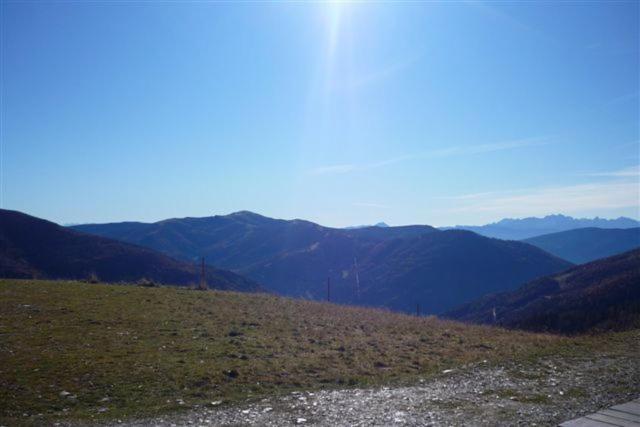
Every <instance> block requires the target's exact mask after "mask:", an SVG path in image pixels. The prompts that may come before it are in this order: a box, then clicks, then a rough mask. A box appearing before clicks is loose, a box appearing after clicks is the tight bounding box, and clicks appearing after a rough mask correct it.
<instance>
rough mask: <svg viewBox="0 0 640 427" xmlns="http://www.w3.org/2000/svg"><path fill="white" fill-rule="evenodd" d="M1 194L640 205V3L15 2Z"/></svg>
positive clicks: (112, 205) (346, 221)
mask: <svg viewBox="0 0 640 427" xmlns="http://www.w3.org/2000/svg"><path fill="white" fill-rule="evenodd" d="M1 13H2V42H1V44H2V77H1V81H2V102H1V114H2V127H1V130H2V135H1V136H2V165H1V177H2V182H1V205H2V207H4V208H8V209H17V210H21V211H24V212H27V213H30V214H32V215H36V216H40V217H44V218H47V219H50V220H53V221H56V222H60V223H72V222H73V223H75V222H106V221H120V220H142V221H154V220H159V219H164V218H168V217H183V216H207V215H212V214H226V213H230V212H233V211H237V210H252V211H255V212H259V213H262V214H264V215H268V216H274V217H280V218H305V219H309V220H312V221H316V222H319V223H321V224H325V225H331V226H346V225H353V224H366V223H374V222H378V221H386V222H387V223H389V224H392V225H399V224H411V223H426V224H433V225H453V224H481V223H486V222H491V221H494V220H499V219H500V218H503V217H523V216H529V215H537V216H539V215H544V214H551V213H564V214H569V215H574V216H595V215H599V216H604V217H614V216H619V215H626V216H631V217H636V218H637V217H639V216H640V213H639V211H638V209H639V204H640V202H639V198H640V183H639V179H640V178H639V168H638V165H639V163H640V159H639V157H640V136H639V132H640V130H639V124H638V122H639V117H640V106H639V105H640V100H639V97H638V94H639V90H640V86H639V77H638V76H639V75H640V65H639V63H640V53H639V52H640V46H639V40H640V29H639V18H638V17H639V14H640V10H639V3H638V2H636V1H629V2H614V1H603V2H593V1H591V2H562V3H560V4H558V2H548V3H545V2H513V3H510V2H447V3H437V2H401V3H398V2H360V3H352V2H332V3H327V2H316V3H308V2H307V3H302V2H282V3H268V2H245V3H237V2H191V3H189V2H184V3H182V2H164V3H144V2H126V1H125V2H100V1H94V2H85V3H83V2H71V1H65V2H12V1H3V2H2V11H1Z"/></svg>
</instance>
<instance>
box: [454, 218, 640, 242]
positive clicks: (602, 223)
mask: <svg viewBox="0 0 640 427" xmlns="http://www.w3.org/2000/svg"><path fill="white" fill-rule="evenodd" d="M588 227H589V228H634V227H640V221H636V220H635V219H631V218H626V217H620V218H616V219H604V218H598V217H595V218H572V217H570V216H565V215H548V216H545V217H543V218H536V217H530V218H522V219H511V218H505V219H503V220H501V221H498V222H494V223H491V224H486V225H479V226H475V225H456V226H455V227H444V228H443V229H451V228H454V229H459V230H469V231H473V232H476V233H478V234H481V235H483V236H487V237H495V238H498V239H505V240H523V239H528V238H531V237H535V236H541V235H543V234H551V233H558V232H561V231H568V230H573V229H576V228H588Z"/></svg>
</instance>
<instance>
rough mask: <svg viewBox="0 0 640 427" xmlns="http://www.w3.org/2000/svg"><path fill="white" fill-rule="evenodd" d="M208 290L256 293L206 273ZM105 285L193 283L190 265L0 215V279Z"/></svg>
mask: <svg viewBox="0 0 640 427" xmlns="http://www.w3.org/2000/svg"><path fill="white" fill-rule="evenodd" d="M206 270H207V274H206V278H207V282H208V285H209V286H210V287H212V288H217V289H233V290H238V291H256V290H259V289H260V287H259V286H258V285H257V284H256V283H255V282H254V281H252V280H249V279H247V278H245V277H242V276H240V275H238V274H236V273H233V272H230V271H224V270H218V269H214V268H212V267H207V268H206ZM92 275H95V276H97V278H98V279H99V280H101V281H106V282H135V281H138V280H141V279H147V280H152V281H154V282H156V283H165V284H171V285H189V284H194V283H198V281H199V270H198V268H197V266H196V265H194V264H193V263H187V262H184V261H179V260H176V259H173V258H170V257H168V256H166V255H164V254H161V253H158V252H155V251H153V250H151V249H148V248H143V247H140V246H135V245H132V244H128V243H123V242H119V241H116V240H112V239H108V238H104V237H99V236H94V235H90V234H85V233H81V232H79V231H75V230H71V229H69V228H66V227H61V226H59V225H57V224H55V223H53V222H49V221H45V220H43V219H39V218H35V217H32V216H29V215H26V214H23V213H20V212H16V211H9V210H0V277H4V278H47V279H79V280H82V279H87V278H88V277H90V276H92Z"/></svg>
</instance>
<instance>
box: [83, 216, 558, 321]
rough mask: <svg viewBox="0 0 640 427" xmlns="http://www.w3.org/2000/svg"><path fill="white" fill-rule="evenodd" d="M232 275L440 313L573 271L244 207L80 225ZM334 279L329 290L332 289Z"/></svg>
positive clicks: (429, 231)
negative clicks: (273, 215) (146, 220)
mask: <svg viewBox="0 0 640 427" xmlns="http://www.w3.org/2000/svg"><path fill="white" fill-rule="evenodd" d="M72 228H73V229H75V230H78V231H82V232H85V233H91V234H95V235H99V236H104V237H108V238H112V239H118V240H122V241H125V242H129V243H132V244H136V245H140V246H145V247H148V248H151V249H154V250H157V251H160V252H163V253H165V254H167V255H169V256H172V257H175V258H178V259H183V260H189V261H190V260H194V259H197V258H198V257H200V256H204V257H205V258H206V260H207V262H209V263H211V264H213V265H215V266H217V267H219V268H224V269H230V270H232V271H234V272H236V273H238V274H242V275H244V276H246V277H249V278H250V279H253V280H255V281H257V282H259V283H260V284H262V285H264V286H265V287H266V288H267V289H269V290H271V291H273V292H277V293H279V294H282V295H287V296H295V297H304V298H311V299H324V298H326V297H327V288H328V286H330V288H331V290H330V293H331V300H332V301H334V302H339V303H349V304H359V305H368V306H381V307H387V308H390V309H396V310H403V311H414V310H415V309H416V305H417V304H420V306H421V310H422V311H423V312H424V313H439V312H442V311H444V310H447V309H449V308H452V307H454V306H456V305H459V304H461V303H463V302H465V301H470V300H472V299H474V298H477V297H479V296H481V295H484V294H486V293H488V292H499V291H505V290H510V289H514V288H515V287H516V286H518V285H520V284H521V283H524V282H526V281H528V280H531V279H534V278H536V277H540V276H543V275H547V274H551V273H555V272H558V271H561V270H564V269H566V268H568V267H570V266H571V263H569V262H567V261H565V260H562V259H560V258H557V257H555V256H553V255H551V254H548V253H547V252H545V251H543V250H541V249H539V248H536V247H534V246H532V245H529V244H527V243H522V242H507V241H502V240H497V239H490V238H487V237H483V236H480V235H478V234H475V233H472V232H469V231H465V230H449V231H440V230H437V229H435V228H433V227H430V226H426V225H416V226H402V227H364V228H357V229H336V228H329V227H323V226H320V225H318V224H314V223H312V222H309V221H304V220H281V219H273V218H267V217H264V216H261V215H258V214H255V213H251V212H247V211H242V212H236V213H233V214H230V215H222V216H211V217H204V218H176V219H168V220H164V221H159V222H156V223H139V222H124V223H112V224H88V225H79V226H74V227H72ZM328 280H329V281H330V284H329V285H328V283H327V282H328Z"/></svg>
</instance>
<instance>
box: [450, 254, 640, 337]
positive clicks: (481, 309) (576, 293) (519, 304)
mask: <svg viewBox="0 0 640 427" xmlns="http://www.w3.org/2000/svg"><path fill="white" fill-rule="evenodd" d="M494 310H495V314H496V315H495V318H494V315H493V312H494ZM446 316H447V317H449V318H452V319H456V320H462V321H467V322H473V323H485V324H495V325H499V326H506V327H509V328H519V329H527V330H532V331H552V332H563V333H578V332H585V331H589V330H595V331H597V330H624V329H632V328H637V327H640V249H636V250H633V251H630V252H626V253H624V254H621V255H616V256H613V257H610V258H605V259H602V260H598V261H594V262H591V263H589V264H584V265H579V266H577V267H574V268H572V269H570V270H567V271H565V272H562V273H560V274H556V275H553V276H548V277H544V278H541V279H538V280H534V281H532V282H530V283H528V284H526V285H524V286H522V287H521V288H519V289H518V290H516V291H513V292H507V293H502V294H497V295H489V296H486V297H483V298H480V299H478V300H476V301H473V302H471V303H469V304H466V305H463V306H462V307H459V308H457V309H454V310H451V311H450V312H448V313H446Z"/></svg>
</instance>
